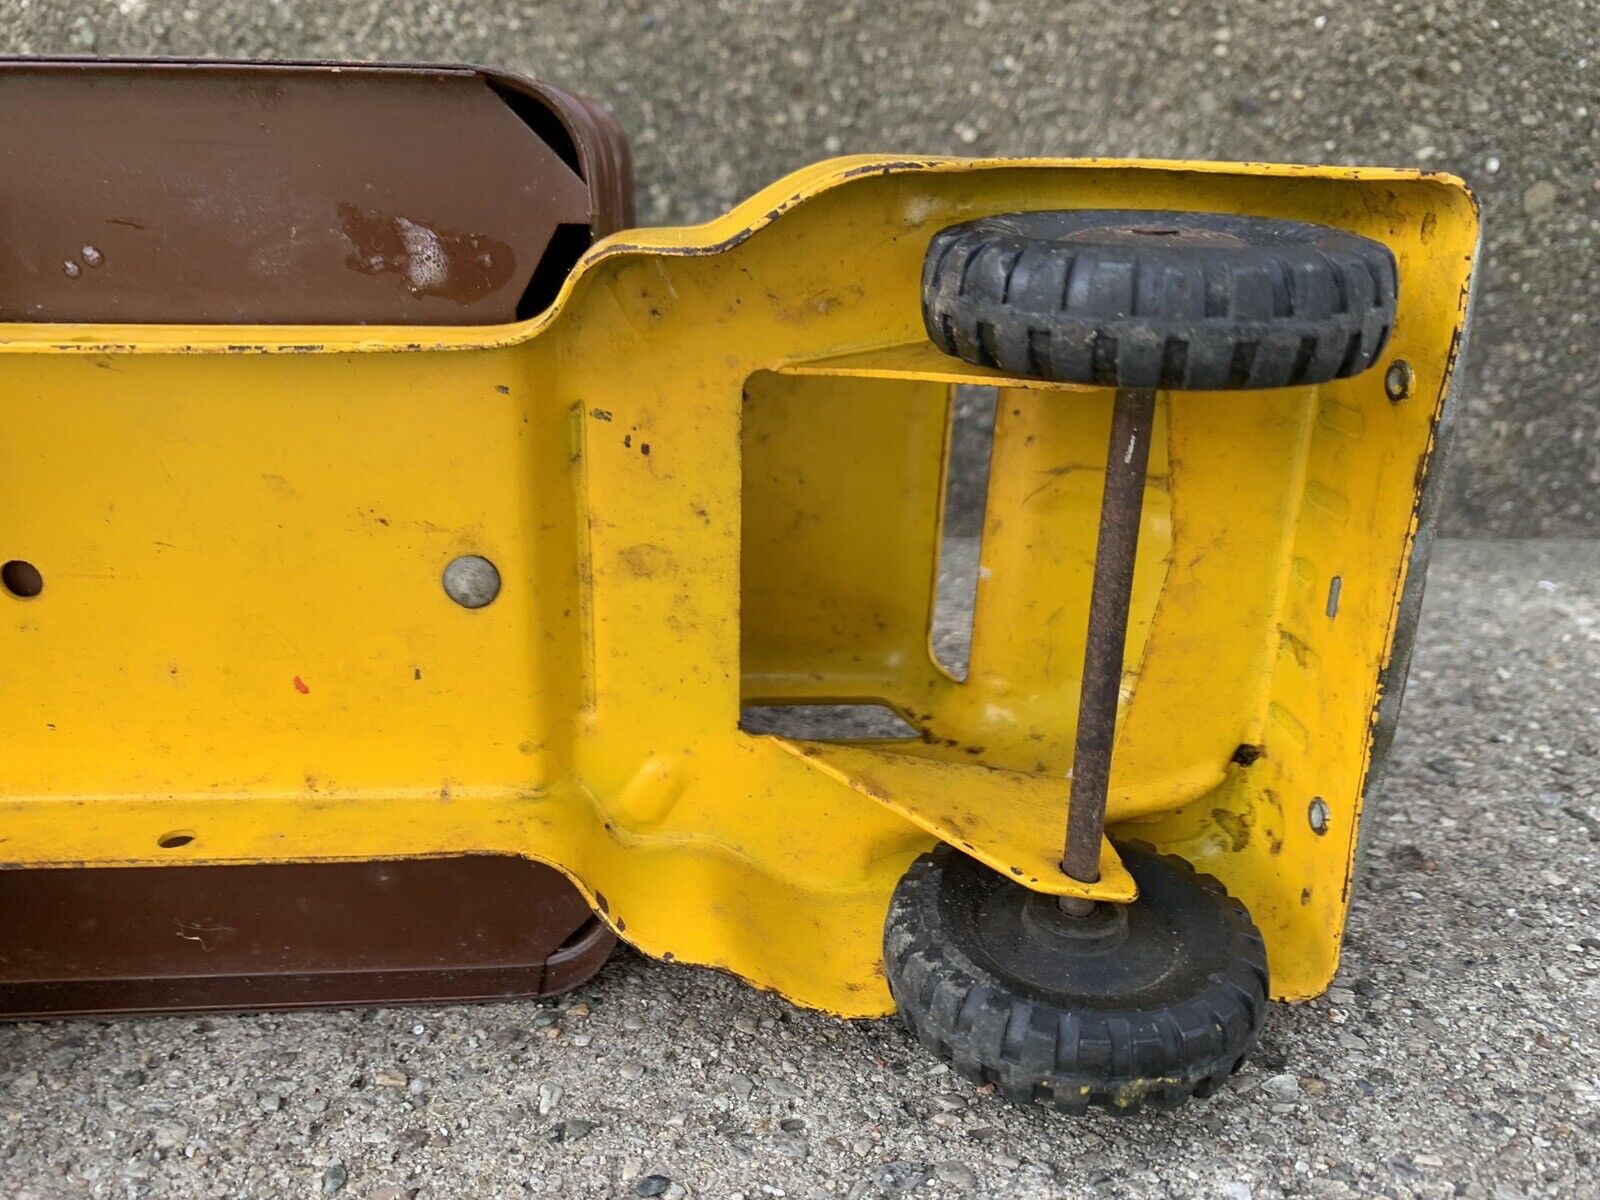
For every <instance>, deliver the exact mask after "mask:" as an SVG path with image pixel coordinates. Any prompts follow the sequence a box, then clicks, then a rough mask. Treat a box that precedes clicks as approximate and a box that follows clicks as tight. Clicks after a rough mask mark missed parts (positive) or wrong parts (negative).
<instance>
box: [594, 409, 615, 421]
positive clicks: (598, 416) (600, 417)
mask: <svg viewBox="0 0 1600 1200" xmlns="http://www.w3.org/2000/svg"><path fill="white" fill-rule="evenodd" d="M589 415H590V416H591V417H593V418H594V419H595V420H596V421H609V420H611V414H610V413H608V412H607V411H606V410H605V409H603V408H596V409H591V410H590V412H589Z"/></svg>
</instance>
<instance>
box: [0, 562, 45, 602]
mask: <svg viewBox="0 0 1600 1200" xmlns="http://www.w3.org/2000/svg"><path fill="white" fill-rule="evenodd" d="M0 584H4V585H5V589H6V591H8V592H10V593H11V594H12V595H13V596H15V597H17V599H19V600H31V599H33V597H35V596H37V595H38V594H39V593H40V592H42V591H44V576H43V575H41V574H39V568H38V567H36V566H34V565H33V564H32V563H31V562H24V561H23V560H22V559H20V558H13V559H12V560H11V561H10V562H8V563H6V564H5V565H4V566H0Z"/></svg>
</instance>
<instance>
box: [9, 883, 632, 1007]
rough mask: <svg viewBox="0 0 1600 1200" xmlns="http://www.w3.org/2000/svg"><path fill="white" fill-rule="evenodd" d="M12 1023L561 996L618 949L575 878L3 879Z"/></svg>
mask: <svg viewBox="0 0 1600 1200" xmlns="http://www.w3.org/2000/svg"><path fill="white" fill-rule="evenodd" d="M0 914H3V915H0V1017H9V1018H21V1017H40V1016H51V1015H63V1014H77V1015H85V1014H91V1013H122V1012H173V1011H185V1012H193V1011H202V1010H215V1009H268V1008H304V1007H309V1006H318V1005H339V1006H343V1005H357V1004H380V1003H381V1004H392V1003H413V1002H424V1001H460V1000H497V999H507V998H510V997H517V996H544V995H549V994H551V993H553V992H559V991H564V990H566V989H567V988H570V987H574V986H576V985H577V984H580V983H582V982H583V981H584V980H586V979H588V978H589V977H590V976H591V975H593V974H594V973H595V972H596V971H597V970H599V969H600V965H601V964H602V963H603V962H604V961H605V958H606V955H607V954H608V953H609V952H610V950H611V948H612V946H613V945H614V944H615V941H616V939H615V936H614V935H613V934H612V932H611V931H610V930H609V929H608V928H606V926H605V925H603V924H602V923H601V922H600V921H599V920H598V919H597V918H596V917H595V916H594V914H593V913H592V912H590V911H589V908H588V906H587V905H586V904H585V903H584V901H583V898H582V897H581V896H579V895H578V893H577V891H576V890H575V889H574V888H573V887H572V885H571V884H569V883H568V882H567V881H566V879H565V877H564V876H562V875H561V874H559V873H558V872H556V871H555V870H553V869H551V868H550V867H546V866H543V865H542V864H539V863H534V862H529V861H527V860H526V859H518V858H505V857H488V856H476V857H465V858H436V859H405V860H397V861H390V862H362V863H280V864H274V865H265V866H238V867H128V868H121V867H114V868H107V869H98V870H95V869H79V870H73V869H65V870H33V871H17V870H12V871H0Z"/></svg>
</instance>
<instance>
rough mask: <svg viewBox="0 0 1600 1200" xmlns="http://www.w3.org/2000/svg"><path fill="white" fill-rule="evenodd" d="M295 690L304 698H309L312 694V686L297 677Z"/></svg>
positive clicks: (295, 678)
mask: <svg viewBox="0 0 1600 1200" xmlns="http://www.w3.org/2000/svg"><path fill="white" fill-rule="evenodd" d="M294 690H295V691H297V692H299V693H300V694H301V695H302V696H309V695H310V694H311V685H310V684H308V683H307V682H306V681H305V680H304V679H301V678H300V676H298V675H296V676H295V677H294Z"/></svg>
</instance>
